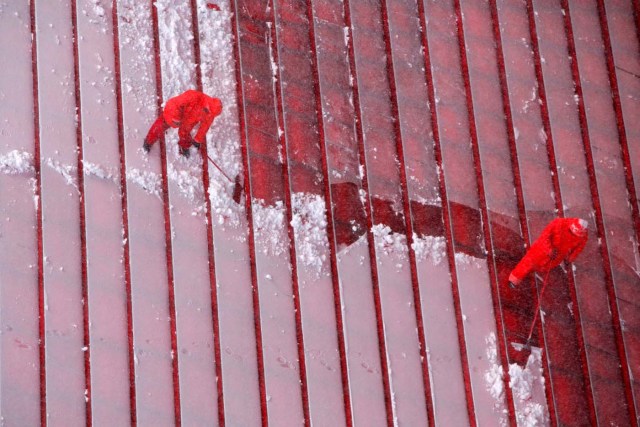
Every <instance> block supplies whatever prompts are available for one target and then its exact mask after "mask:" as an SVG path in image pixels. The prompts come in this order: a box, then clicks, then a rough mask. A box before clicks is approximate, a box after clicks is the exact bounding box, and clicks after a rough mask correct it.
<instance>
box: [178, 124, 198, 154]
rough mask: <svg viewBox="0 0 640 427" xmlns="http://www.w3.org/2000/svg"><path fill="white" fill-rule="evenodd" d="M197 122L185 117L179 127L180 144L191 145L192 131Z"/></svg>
mask: <svg viewBox="0 0 640 427" xmlns="http://www.w3.org/2000/svg"><path fill="white" fill-rule="evenodd" d="M196 123H197V122H195V121H193V120H190V119H188V118H184V119H183V120H182V123H181V124H180V128H179V129H178V136H179V137H180V141H179V144H180V146H181V147H190V146H191V131H192V130H193V128H194V127H195V125H196Z"/></svg>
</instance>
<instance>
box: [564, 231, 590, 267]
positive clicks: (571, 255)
mask: <svg viewBox="0 0 640 427" xmlns="http://www.w3.org/2000/svg"><path fill="white" fill-rule="evenodd" d="M586 245H587V238H586V237H585V238H584V239H582V241H580V243H578V245H576V247H575V248H573V249H572V250H571V252H569V256H567V262H573V261H575V260H576V258H578V255H580V252H582V250H583V249H584V247H585V246H586Z"/></svg>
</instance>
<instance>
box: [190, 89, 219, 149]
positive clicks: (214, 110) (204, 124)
mask: <svg viewBox="0 0 640 427" xmlns="http://www.w3.org/2000/svg"><path fill="white" fill-rule="evenodd" d="M216 101H217V102H216ZM209 108H211V110H210V111H209V112H207V113H206V114H205V116H204V118H203V119H202V121H201V122H200V127H199V128H198V133H196V136H195V138H193V139H194V140H195V141H196V142H198V143H200V144H203V143H204V142H205V137H206V135H207V132H208V131H209V128H210V127H211V124H212V123H213V119H215V118H216V116H218V115H219V114H220V113H221V112H222V104H221V103H220V101H218V100H217V99H216V100H215V101H214V102H212V103H210V104H209Z"/></svg>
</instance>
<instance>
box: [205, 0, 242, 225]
mask: <svg viewBox="0 0 640 427" xmlns="http://www.w3.org/2000/svg"><path fill="white" fill-rule="evenodd" d="M207 3H208V1H207V0H198V23H199V26H198V27H199V30H200V49H201V51H200V54H201V58H202V63H201V65H200V68H201V71H202V84H203V88H204V92H205V93H207V94H209V95H211V96H214V97H216V98H219V99H220V100H221V101H222V104H223V107H222V113H221V114H220V115H219V116H218V117H216V119H215V121H214V123H213V125H212V127H211V129H210V130H209V132H208V133H207V151H208V154H209V156H211V158H212V159H213V160H214V161H215V162H216V163H217V164H218V166H220V167H221V168H222V169H223V170H224V171H225V173H226V174H227V175H229V176H230V177H231V178H233V177H235V176H237V175H238V174H240V175H241V174H242V157H241V151H240V130H239V125H238V106H237V101H236V96H237V91H236V77H235V60H234V56H233V32H232V31H231V17H232V13H231V11H230V10H229V4H228V2H219V3H217V5H218V7H219V8H220V10H219V11H215V12H214V11H211V10H210V9H208V8H207ZM209 176H210V180H209V195H210V199H211V210H212V216H213V215H214V214H215V215H216V216H217V218H216V217H213V218H212V220H213V222H214V223H216V222H217V223H218V224H220V225H222V224H225V225H231V226H238V225H239V224H240V223H241V218H242V217H244V215H245V213H244V198H241V200H240V204H237V203H235V202H234V201H233V200H232V199H231V195H232V193H233V185H232V184H231V183H229V182H228V181H227V180H226V178H224V177H223V176H222V175H221V174H220V172H219V171H218V170H217V169H216V168H215V167H214V166H212V165H210V166H209ZM245 231H246V230H245ZM244 234H246V233H244Z"/></svg>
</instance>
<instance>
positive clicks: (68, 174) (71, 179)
mask: <svg viewBox="0 0 640 427" xmlns="http://www.w3.org/2000/svg"><path fill="white" fill-rule="evenodd" d="M44 163H45V164H46V165H47V166H49V167H50V168H51V169H53V170H54V171H56V172H58V173H59V174H60V175H62V177H63V178H64V180H65V182H66V183H67V185H73V186H74V187H75V188H76V189H77V188H78V185H77V183H76V177H75V175H76V172H77V168H76V167H75V166H71V165H63V164H62V163H60V162H59V161H57V160H53V159H50V158H48V159H46V160H45V161H44Z"/></svg>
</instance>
